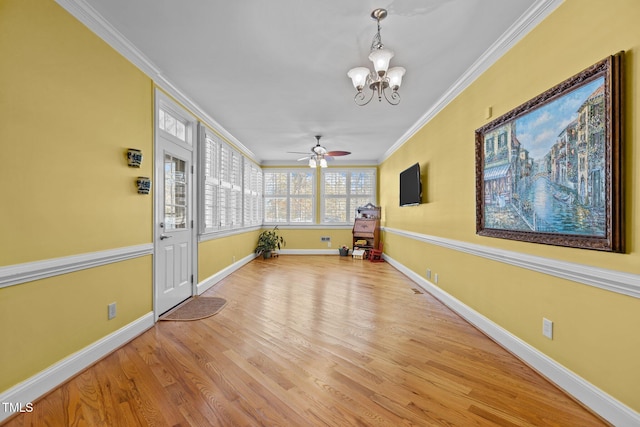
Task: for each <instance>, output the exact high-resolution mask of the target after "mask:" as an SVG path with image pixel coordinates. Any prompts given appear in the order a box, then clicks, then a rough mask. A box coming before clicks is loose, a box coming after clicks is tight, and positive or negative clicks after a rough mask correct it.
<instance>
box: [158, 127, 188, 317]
mask: <svg viewBox="0 0 640 427" xmlns="http://www.w3.org/2000/svg"><path fill="white" fill-rule="evenodd" d="M156 169H157V171H156V172H157V174H156V176H157V182H158V187H159V188H157V190H156V191H157V197H156V200H157V206H156V209H157V213H158V215H157V218H158V222H157V224H156V230H155V231H156V232H155V236H156V251H155V252H156V259H155V288H156V310H155V312H156V314H157V315H160V314H162V313H164V312H165V311H167V310H169V309H170V308H172V307H174V306H176V305H178V304H180V303H181V302H182V301H184V300H185V299H187V298H189V297H190V296H191V295H192V294H193V271H192V257H193V255H192V252H193V250H192V245H193V242H192V220H191V218H192V216H191V215H192V213H191V212H192V207H191V186H192V174H191V151H189V150H187V149H185V148H183V147H181V146H179V145H177V144H175V143H173V142H171V141H170V140H168V139H166V138H163V137H162V136H160V137H159V138H158V144H157V151H156Z"/></svg>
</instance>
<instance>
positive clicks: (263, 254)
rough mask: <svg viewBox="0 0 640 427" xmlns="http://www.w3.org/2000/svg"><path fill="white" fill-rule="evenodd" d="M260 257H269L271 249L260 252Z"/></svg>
mask: <svg viewBox="0 0 640 427" xmlns="http://www.w3.org/2000/svg"><path fill="white" fill-rule="evenodd" d="M262 258H263V259H267V258H271V251H264V252H262Z"/></svg>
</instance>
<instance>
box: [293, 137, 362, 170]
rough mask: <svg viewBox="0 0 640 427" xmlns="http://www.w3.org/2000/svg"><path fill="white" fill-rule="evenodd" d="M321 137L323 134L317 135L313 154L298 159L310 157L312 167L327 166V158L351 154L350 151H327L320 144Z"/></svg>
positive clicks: (312, 150) (312, 148) (312, 149)
mask: <svg viewBox="0 0 640 427" xmlns="http://www.w3.org/2000/svg"><path fill="white" fill-rule="evenodd" d="M320 138H322V136H321V135H316V145H314V146H313V147H311V154H310V155H308V156H305V157H303V158H301V159H298V161H300V160H306V159H309V167H310V168H318V167H320V168H326V167H327V159H331V158H333V157H337V156H347V155H349V154H351V152H350V151H327V149H326V148H324V147H323V146H322V145H320ZM290 153H297V151H290ZM300 154H303V153H300Z"/></svg>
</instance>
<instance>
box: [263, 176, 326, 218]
mask: <svg viewBox="0 0 640 427" xmlns="http://www.w3.org/2000/svg"><path fill="white" fill-rule="evenodd" d="M270 172H275V173H287V194H286V195H284V194H282V195H277V196H267V194H266V191H265V190H264V185H265V182H266V179H265V178H264V175H265V174H266V173H270ZM299 172H304V173H309V172H310V169H307V168H269V169H266V170H265V169H263V170H262V224H263V225H267V226H272V225H287V226H289V225H291V226H301V227H308V226H313V225H317V224H316V211H317V208H316V207H317V191H316V188H317V184H318V183H317V181H318V176H317V174H316V173H315V170H314V171H312V174H311V177H312V181H313V182H312V184H311V188H312V190H311V195H309V196H303V197H305V198H310V199H311V202H312V203H311V218H310V221H308V222H297V221H291V198H292V194H291V174H292V173H299ZM267 197H286V199H287V220H286V221H283V222H273V221H266V220H265V214H266V207H265V205H266V203H265V199H266V198H267ZM293 197H300V196H299V195H293Z"/></svg>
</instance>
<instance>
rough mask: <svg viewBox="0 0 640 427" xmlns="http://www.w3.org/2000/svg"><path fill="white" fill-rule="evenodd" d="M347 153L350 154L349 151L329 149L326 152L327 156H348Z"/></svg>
mask: <svg viewBox="0 0 640 427" xmlns="http://www.w3.org/2000/svg"><path fill="white" fill-rule="evenodd" d="M349 154H351V151H329V152H327V156H332V157H336V156H348V155H349Z"/></svg>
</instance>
